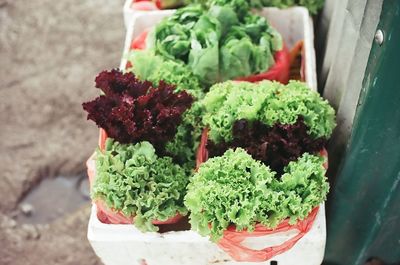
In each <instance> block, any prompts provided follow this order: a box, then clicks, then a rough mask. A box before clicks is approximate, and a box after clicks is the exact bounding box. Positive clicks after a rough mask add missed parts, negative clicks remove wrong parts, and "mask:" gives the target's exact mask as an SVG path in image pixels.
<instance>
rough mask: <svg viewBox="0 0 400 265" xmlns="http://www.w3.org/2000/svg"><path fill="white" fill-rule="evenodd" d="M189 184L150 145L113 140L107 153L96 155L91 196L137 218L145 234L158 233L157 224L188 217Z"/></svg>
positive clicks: (177, 168)
mask: <svg viewBox="0 0 400 265" xmlns="http://www.w3.org/2000/svg"><path fill="white" fill-rule="evenodd" d="M187 183H188V178H187V176H186V173H185V170H184V169H183V168H182V167H180V166H179V165H177V164H175V163H173V161H172V159H171V158H170V157H158V156H157V155H156V152H155V149H154V147H153V146H152V145H151V144H150V143H149V142H139V143H137V144H120V143H118V142H116V141H114V140H112V139H110V138H109V139H107V141H106V147H105V150H104V151H103V152H102V151H100V150H97V152H96V179H95V182H94V185H93V189H92V191H91V196H92V199H93V200H98V199H100V200H103V201H104V202H105V203H106V205H107V206H108V207H110V208H112V209H114V210H116V211H121V212H122V213H123V214H124V215H126V216H135V224H134V225H135V226H136V227H137V228H138V229H140V230H141V231H157V230H158V227H156V226H154V225H153V224H152V221H153V220H159V221H166V220H168V219H169V218H171V217H174V216H175V215H176V214H177V213H180V214H182V215H185V214H187V209H186V208H185V206H184V205H183V198H184V195H185V192H186V185H187Z"/></svg>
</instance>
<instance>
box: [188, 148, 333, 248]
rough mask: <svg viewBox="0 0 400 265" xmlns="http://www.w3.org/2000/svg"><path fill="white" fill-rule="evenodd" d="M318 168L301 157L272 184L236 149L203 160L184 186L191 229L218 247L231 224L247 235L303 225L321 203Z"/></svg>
mask: <svg viewBox="0 0 400 265" xmlns="http://www.w3.org/2000/svg"><path fill="white" fill-rule="evenodd" d="M323 162H324V158H322V157H319V156H314V155H310V154H308V153H305V154H304V155H303V156H302V157H300V158H299V159H298V160H297V161H293V162H290V163H289V165H288V166H287V167H286V168H285V173H284V175H283V176H282V178H281V180H278V179H277V178H276V177H275V175H276V173H275V172H273V171H271V170H270V168H269V167H267V166H265V165H264V164H263V163H261V162H259V161H256V160H254V159H253V158H252V157H251V156H250V155H248V154H247V153H246V152H245V151H244V150H243V149H241V148H237V149H236V150H232V149H229V150H228V151H226V152H225V154H224V155H223V156H220V157H215V158H211V159H209V160H208V161H206V162H205V163H203V164H202V165H201V166H200V168H199V170H198V172H197V173H196V174H195V175H194V176H193V178H192V179H191V180H190V183H189V185H188V192H187V195H186V196H185V205H186V206H187V208H188V209H189V211H190V223H191V225H192V228H193V229H194V230H197V231H198V232H199V233H200V234H201V235H203V236H206V235H209V236H210V238H211V240H212V241H218V240H219V239H220V238H221V237H222V235H223V231H224V230H226V228H227V227H228V226H229V225H231V224H233V225H235V226H236V230H238V231H241V230H243V229H247V230H249V231H253V230H254V228H255V225H256V223H261V224H263V225H265V226H267V227H270V228H274V227H276V226H277V225H278V224H279V223H280V222H281V221H282V220H284V219H286V218H290V223H295V222H296V221H298V220H301V219H304V218H305V217H307V216H308V214H309V213H310V212H311V210H312V209H313V208H314V207H316V206H318V205H319V204H320V203H321V202H323V201H324V200H325V199H326V194H327V192H328V189H329V185H328V183H327V181H326V178H325V169H324V168H323Z"/></svg>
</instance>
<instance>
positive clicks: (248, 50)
mask: <svg viewBox="0 0 400 265" xmlns="http://www.w3.org/2000/svg"><path fill="white" fill-rule="evenodd" d="M148 42H149V43H150V44H151V45H150V46H149V49H154V51H155V54H157V55H161V56H163V57H165V58H166V59H170V60H175V61H178V62H181V63H183V64H185V65H187V66H188V68H189V69H190V70H191V71H192V72H193V73H194V75H195V76H196V77H197V78H198V79H199V80H200V83H201V84H202V85H204V86H206V87H208V86H210V85H212V84H215V83H217V82H221V81H225V80H229V79H233V78H237V77H244V76H249V75H251V74H258V73H261V72H264V71H267V70H268V69H269V68H270V67H271V66H272V65H273V64H274V63H275V62H274V54H275V52H276V51H278V50H281V49H282V46H283V45H282V37H281V36H280V34H279V33H278V32H277V31H276V30H275V29H273V28H272V27H271V26H270V25H269V24H268V22H267V20H266V19H265V18H263V17H261V16H259V15H255V14H252V13H251V12H250V9H249V5H248V4H247V1H245V0H234V1H225V0H214V1H211V2H210V3H208V4H207V5H206V7H202V5H190V6H187V7H184V8H181V9H179V10H178V11H177V12H176V13H175V14H174V15H172V16H171V17H167V18H165V19H164V20H163V21H162V22H160V23H159V24H158V25H157V26H156V28H155V30H154V32H153V33H152V34H149V37H148Z"/></svg>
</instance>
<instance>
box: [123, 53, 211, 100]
mask: <svg viewBox="0 0 400 265" xmlns="http://www.w3.org/2000/svg"><path fill="white" fill-rule="evenodd" d="M128 61H129V62H131V65H132V66H131V67H130V68H128V69H127V72H133V73H134V74H135V75H136V76H137V77H138V78H139V79H140V80H147V81H150V82H152V83H153V85H155V86H157V85H158V83H159V82H160V81H164V82H166V83H167V84H171V85H175V86H176V89H175V92H181V91H186V92H188V93H189V94H191V95H192V96H193V97H195V98H196V99H201V98H203V97H204V92H203V87H202V86H201V84H200V82H199V80H198V79H197V77H196V76H195V75H194V74H193V73H192V72H191V71H190V69H188V68H187V66H186V65H184V64H182V63H179V62H176V61H172V60H166V59H164V58H163V57H162V56H158V55H155V54H154V52H152V51H149V50H145V51H138V50H137V51H132V52H130V53H129V54H128Z"/></svg>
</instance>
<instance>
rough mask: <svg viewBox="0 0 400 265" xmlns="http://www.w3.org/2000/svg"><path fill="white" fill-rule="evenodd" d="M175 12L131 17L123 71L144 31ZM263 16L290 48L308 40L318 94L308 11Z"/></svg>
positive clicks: (266, 11) (308, 66) (310, 76)
mask: <svg viewBox="0 0 400 265" xmlns="http://www.w3.org/2000/svg"><path fill="white" fill-rule="evenodd" d="M174 12H175V10H159V11H143V12H142V11H135V12H133V13H132V14H131V16H130V17H129V18H128V19H127V20H129V22H128V23H129V24H127V33H126V38H125V45H124V51H123V57H122V60H121V64H120V68H121V69H124V68H125V66H126V63H127V59H126V55H127V54H128V52H129V49H130V46H131V43H132V40H133V39H135V38H136V37H137V36H138V35H139V34H140V33H142V31H143V30H144V29H148V28H151V27H154V25H156V24H157V23H158V22H160V21H161V20H162V19H163V18H164V17H167V16H170V15H171V14H173V13H174ZM259 14H260V15H261V16H264V17H266V18H267V19H268V21H269V22H270V23H271V24H272V26H273V27H275V28H276V29H277V30H278V31H279V32H280V33H281V35H282V37H283V39H284V41H285V44H286V45H287V47H288V48H292V47H293V46H294V44H296V42H298V41H300V40H304V49H305V57H306V58H305V62H306V63H305V75H306V82H307V84H308V85H309V86H310V87H311V88H312V89H313V90H317V76H316V65H315V50H314V28H313V23H312V19H311V17H310V15H309V13H308V10H307V9H306V8H304V7H292V8H288V9H278V8H263V9H262V10H261V11H259Z"/></svg>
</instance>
